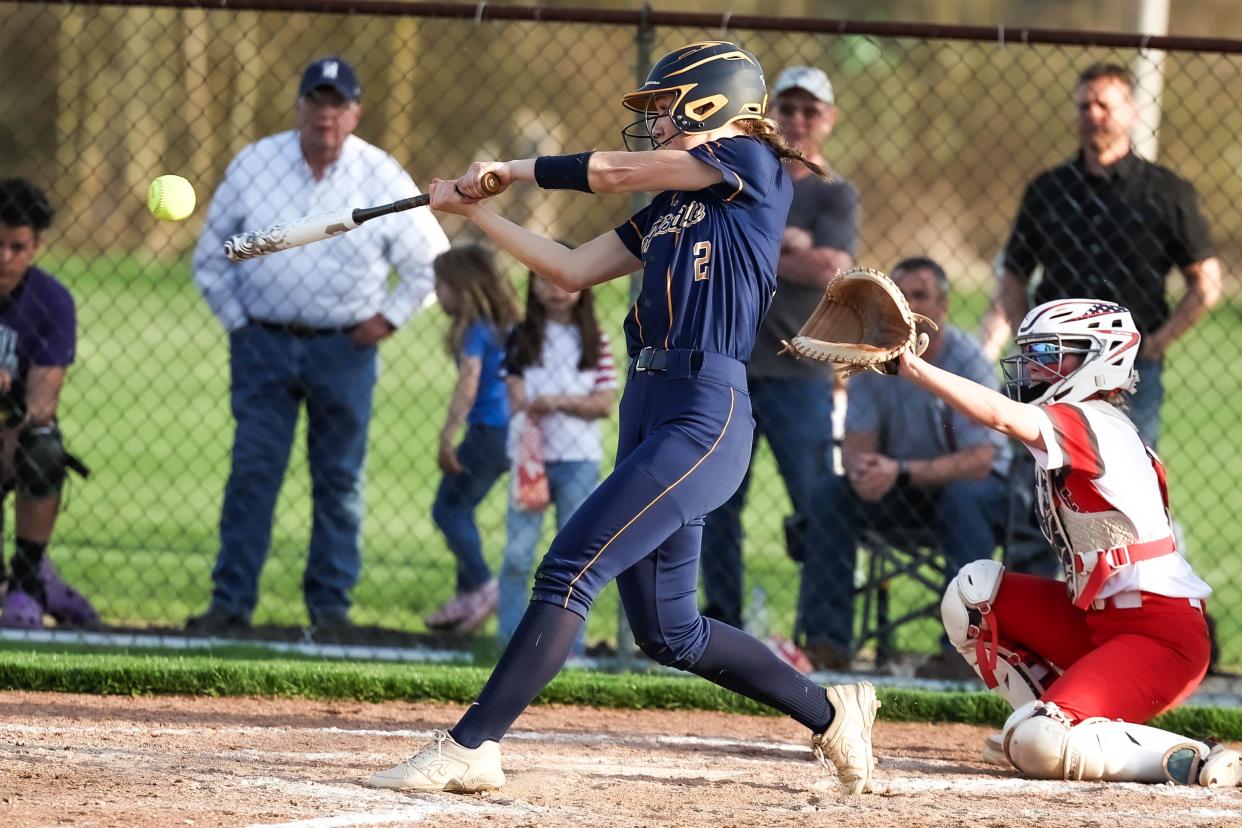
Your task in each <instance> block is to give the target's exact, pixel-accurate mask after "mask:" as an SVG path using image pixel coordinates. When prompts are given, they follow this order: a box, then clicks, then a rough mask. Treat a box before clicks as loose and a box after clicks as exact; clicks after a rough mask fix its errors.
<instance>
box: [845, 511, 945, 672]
mask: <svg viewBox="0 0 1242 828" xmlns="http://www.w3.org/2000/svg"><path fill="white" fill-rule="evenodd" d="M859 545H860V547H861V549H862V551H863V552H864V553H865V554H866V556H867V563H866V571H867V575H866V578H865V579H864V580H863V582H862V583H861V584H858V585H856V586H855V588H854V597H855V605H857V599H858V597H859V596H861V597H862V620H861V624H860V629H859V631H858V634H857V635H856V636H855V637H854V642H855V643H854V653H852V654H851V655H857V653H858V650H860V649H862V648H863V647H864V646H865V645H866V644H867V643H868V642H874V643H875V666H876V669H877V670H883V669H885V668H886V667H888V665H889V663H890V662H891V661H892V658H893V655H894V654H895V651H894V649H893V633H894V632H895V631H896V630H897V628H899V627H901V626H903V625H905V624H909V623H910V622H912V621H916V620H918V619H920V618H935V619H939V618H940V599H941V594H942V592H943V590H944V583H945V562H944V556H943V555H941V554H940V543H939V538H938V537H937V535H936V532H935V531H934V530H932V529H920V528H916V527H906V528H901V527H899V528H895V529H886V530H884V531H882V532H881V531H878V530H875V529H865V530H863V533H862V535H861V537H860V543H859ZM898 578H909V579H910V580H912V581H915V582H916V583H918V584H920V585H921V586H923V587H926V589H927V594H926V596H922V597H921V598H920V600H919V601H918V602H917V603H916V605H915V606H914V607H912V608H910V609H909V610H907V611H906V612H905V613H903V614H902V615H900V616H898V617H896V618H893V617H891V608H892V602H891V598H892V584H893V581H895V580H896V579H898Z"/></svg>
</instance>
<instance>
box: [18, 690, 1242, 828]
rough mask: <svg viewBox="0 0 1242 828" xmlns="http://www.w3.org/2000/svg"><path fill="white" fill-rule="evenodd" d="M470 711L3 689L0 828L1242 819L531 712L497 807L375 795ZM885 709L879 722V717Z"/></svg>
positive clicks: (891, 739) (953, 738)
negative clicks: (846, 783)
mask: <svg viewBox="0 0 1242 828" xmlns="http://www.w3.org/2000/svg"><path fill="white" fill-rule="evenodd" d="M459 713H460V708H458V707H455V706H453V707H450V706H445V705H434V704H399V703H389V704H360V703H353V702H349V703H344V702H322V701H298V700H286V699H253V698H248V699H218V698H217V699H207V698H182V697H142V698H131V697H97V696H73V695H61V694H44V693H0V753H2V754H3V755H2V756H0V825H11V826H23V827H24V826H36V825H83V826H86V825H90V826H96V825H99V826H103V825H116V826H126V828H143V827H144V826H175V825H191V826H200V827H201V826H215V825H230V826H231V825H238V826H241V825H264V826H269V825H285V826H305V827H306V828H336V826H362V825H411V824H418V823H431V824H435V825H443V826H449V825H452V826H459V825H461V826H483V825H486V826H497V825H539V826H591V828H597V827H598V828H602V826H629V825H634V826H639V825H658V824H669V825H706V826H712V828H723V827H724V826H733V825H736V826H758V825H765V826H766V825H821V824H822V825H832V826H860V827H861V826H866V828H873V827H874V826H894V827H895V828H897V827H899V828H913V827H914V826H924V825H946V826H948V825H976V826H994V825H1005V826H1013V825H1028V824H1029V825H1039V826H1040V828H1055V827H1056V826H1108V828H1116V826H1125V825H1150V826H1159V828H1169V826H1182V825H1220V826H1224V825H1235V826H1236V825H1242V791H1239V790H1238V789H1229V790H1206V789H1203V788H1188V787H1175V786H1172V785H1132V784H1097V783H1071V782H1030V781H1026V780H1023V779H1019V778H1018V777H1017V776H1016V775H1015V774H1014V773H1013V772H1012V771H1006V770H1002V769H999V768H995V767H992V766H989V765H985V764H983V763H981V762H980V761H979V756H980V746H981V744H982V742H983V739H984V737H985V736H986V735H987V733H988V731H987V730H986V729H984V728H980V727H972V726H968V725H928V724H890V723H888V722H885V721H883V719H881V720H880V721H879V722H877V723H876V729H875V746H876V753H877V756H878V757H879V762H880V766H879V770H878V778H877V780H876V786H875V787H876V792H875V793H874V794H871V795H866V796H860V797H852V798H847V797H845V796H843V795H842V794H841V793H840V789H839V787H838V785H837V781H836V777H835V775H834V774H833V772H831V771H827V770H824V769H823V768H822V767H821V766H820V765H819V763H818V762H817V761H815V759H814V758H813V757H812V756H811V752H810V749H809V747H808V745H807V738H806V733H805V732H803V731H802V729H801V728H800V727H799V726H798V725H797V724H795V723H794V722H792V721H789V720H785V719H779V718H769V717H758V716H738V715H729V714H723V713H698V712H675V711H642V712H635V711H614V710H597V709H593V708H582V707H565V706H552V707H543V706H540V707H534V708H531V710H530V711H528V712H527V713H526V714H525V715H524V716H522V718H521V719H519V720H518V722H517V725H516V726H515V728H514V730H513V732H512V733H511V734H510V735H509V737H508V738H507V739H506V740H505V741H504V743H503V753H504V759H505V772H506V773H507V774H508V777H509V783H508V784H507V785H506V786H505V787H504V788H501V789H500V790H498V791H493V792H491V793H488V794H483V795H472V796H461V795H453V794H434V795H428V794H418V795H415V794H405V793H400V792H392V791H379V790H371V789H368V788H364V787H362V785H361V784H360V783H361V780H363V779H364V778H365V777H366V776H368V775H369V774H371V773H373V772H374V771H376V770H380V769H383V768H386V767H388V766H390V765H393V764H396V763H397V762H399V761H401V760H402V759H404V758H406V757H407V756H409V755H411V754H413V753H415V752H417V750H418V748H419V747H420V746H421V745H422V743H423V742H424V741H426V739H427V738H429V736H430V732H431V730H432V728H437V727H444V726H446V725H448V724H450V723H452V722H453V721H455V720H456V718H457V716H458V714H459ZM882 715H883V711H881V716H882Z"/></svg>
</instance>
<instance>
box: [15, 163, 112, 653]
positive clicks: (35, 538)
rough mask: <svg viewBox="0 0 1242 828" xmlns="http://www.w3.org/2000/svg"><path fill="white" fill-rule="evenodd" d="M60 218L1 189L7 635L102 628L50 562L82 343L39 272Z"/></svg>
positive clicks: (20, 191)
mask: <svg viewBox="0 0 1242 828" xmlns="http://www.w3.org/2000/svg"><path fill="white" fill-rule="evenodd" d="M52 213H53V211H52V207H51V205H50V204H49V203H48V200H47V196H45V195H44V194H43V193H42V192H40V191H39V190H38V189H37V188H36V187H35V186H34V185H32V184H31V183H30V182H29V181H26V180H25V179H21V178H8V179H4V180H2V181H0V498H3V496H4V495H5V494H7V493H8V492H9V490H10V489H13V490H15V491H16V496H15V505H14V514H15V516H16V523H17V525H16V527H15V531H14V546H15V550H14V552H13V569H12V572H11V573H10V576H9V578H8V579H7V584H6V587H7V594H6V595H5V597H4V608H3V611H2V612H0V627H9V628H18V629H37V628H40V627H42V626H43V614H44V612H45V611H46V612H47V613H50V614H51V615H52V616H53V617H55V618H56V619H57V621H58V622H60V623H62V624H71V625H75V626H94V625H95V624H96V623H97V622H98V616H97V615H96V614H95V610H94V609H93V608H92V607H91V605H90V603H89V602H87V601H86V599H85V598H83V597H82V596H81V595H80V594H79V593H77V592H76V591H75V590H73V589H71V588H69V587H68V586H67V585H66V584H65V582H64V581H62V580H61V579H60V577H59V576H58V575H57V574H56V571H55V570H54V569H53V568H52V566H51V562H50V561H48V560H47V559H46V558H45V553H46V550H47V544H48V541H49V540H51V536H52V528H53V526H54V525H55V524H56V516H57V514H59V512H60V491H61V487H62V485H63V484H64V480H65V467H66V462H67V460H68V458H67V455H66V454H65V447H64V444H63V443H62V442H61V437H60V430H59V428H58V427H57V423H56V409H57V406H58V405H59V403H60V391H61V387H62V386H63V385H64V381H65V371H66V369H68V367H69V366H70V365H71V364H72V363H73V357H74V350H75V347H76V343H77V321H76V315H75V311H74V304H73V297H72V296H71V295H70V293H69V291H68V290H67V289H66V288H65V286H64V285H62V284H61V283H60V282H58V281H57V280H56V279H55V277H53V276H51V275H50V274H48V273H45V272H44V271H42V270H40V269H39V268H37V267H34V266H32V265H31V261H32V260H33V258H34V256H35V253H37V252H38V250H39V243H40V238H41V234H42V232H43V231H44V230H46V229H47V228H48V227H49V226H50V225H51V222H52ZM0 505H2V502H0ZM0 514H2V513H0ZM0 564H2V556H0ZM3 578H4V572H3V566H2V565H0V579H3Z"/></svg>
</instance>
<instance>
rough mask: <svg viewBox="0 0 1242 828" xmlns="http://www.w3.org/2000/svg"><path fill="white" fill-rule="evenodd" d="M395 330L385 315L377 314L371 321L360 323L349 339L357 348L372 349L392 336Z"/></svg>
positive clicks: (365, 320)
mask: <svg viewBox="0 0 1242 828" xmlns="http://www.w3.org/2000/svg"><path fill="white" fill-rule="evenodd" d="M395 330H396V327H395V326H394V325H393V324H392V323H391V322H389V321H388V320H387V319H385V318H384V315H383V314H380V313H377V314H375V315H374V316H372V317H371V318H370V319H364V320H362V321H361V322H359V323H358V326H357V327H355V328H354V330H353V331H352V332H351V333H350V335H349V338H350V339H351V340H352V341H353V343H354V346H355V347H357V348H370V347H372V346H374V345H376V344H378V343H379V342H381V341H382V340H385V339H387V338H388V337H390V336H392V332H393V331H395Z"/></svg>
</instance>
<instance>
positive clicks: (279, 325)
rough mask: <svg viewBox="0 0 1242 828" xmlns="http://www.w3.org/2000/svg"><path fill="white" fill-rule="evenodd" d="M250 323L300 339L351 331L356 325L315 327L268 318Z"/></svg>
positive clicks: (253, 320) (252, 320)
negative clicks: (271, 320)
mask: <svg viewBox="0 0 1242 828" xmlns="http://www.w3.org/2000/svg"><path fill="white" fill-rule="evenodd" d="M250 324H251V325H258V326H259V327H260V328H262V329H263V330H265V331H275V332H276V333H286V334H289V335H290V336H296V337H297V338H298V339H313V338H314V337H317V336H332V335H334V334H342V333H349V332H350V331H352V330H353V329H354V328H355V327H356V326H355V325H341V326H339V327H335V328H315V327H312V326H310V325H303V324H301V323H300V322H268V321H267V320H266V319H251V320H250Z"/></svg>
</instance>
